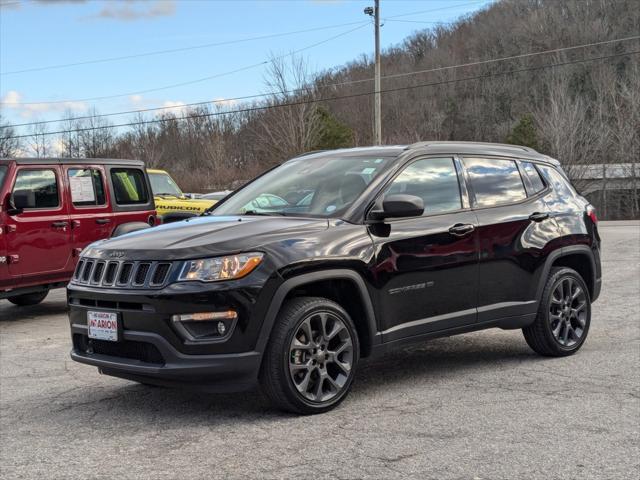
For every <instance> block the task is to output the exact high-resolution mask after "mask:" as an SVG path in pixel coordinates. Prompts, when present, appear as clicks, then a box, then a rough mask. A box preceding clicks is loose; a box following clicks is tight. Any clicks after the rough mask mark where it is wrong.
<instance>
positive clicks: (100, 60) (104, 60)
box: [0, 4, 362, 75]
mask: <svg viewBox="0 0 640 480" xmlns="http://www.w3.org/2000/svg"><path fill="white" fill-rule="evenodd" d="M0 5H1V4H0ZM361 23H362V22H349V23H339V24H336V25H326V26H323V27H315V28H308V29H305V30H295V31H292V32H283V33H273V34H269V35H259V36H256V37H248V38H241V39H238V40H229V41H225V42H215V43H203V44H200V45H192V46H189V47H181V48H171V49H167V50H154V51H151V52H144V53H136V54H132V55H122V56H118V57H106V58H97V59H93V60H84V61H79V62H73V63H60V64H57V65H48V66H44V67H31V68H25V69H22V70H11V71H9V72H1V73H0V75H15V74H18V73H27V72H41V71H44V70H54V69H61V68H68V67H76V66H80V65H92V64H96V63H107V62H116V61H120V60H129V59H133V58H142V57H151V56H156V55H164V54H168V53H178V52H186V51H191V50H199V49H203V48H211V47H220V46H224V45H235V44H238V43H246V42H252V41H255V40H266V39H269V38H278V37H284V36H288V35H296V34H299V33H309V32H317V31H321V30H329V29H332V28H338V27H347V26H350V25H360V24H361Z"/></svg>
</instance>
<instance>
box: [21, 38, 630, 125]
mask: <svg viewBox="0 0 640 480" xmlns="http://www.w3.org/2000/svg"><path fill="white" fill-rule="evenodd" d="M638 39H640V35H636V36H633V37H625V38H616V39H612V40H604V41H602V42H592V43H585V44H582V45H573V46H571V47H560V48H554V49H552V50H543V51H540V52H530V53H522V54H518V55H511V56H508V57H499V58H491V59H487V60H478V61H474V62H467V63H461V64H457V65H448V66H444V67H435V68H429V69H424V70H416V71H413V72H404V73H396V74H391V75H383V76H382V78H383V79H385V80H386V79H392V78H401V77H407V76H413V75H420V74H423V73H432V72H439V71H445V70H452V69H456V68H463V67H472V66H478V65H486V64H490V63H497V62H503V61H507V60H515V59H520V58H526V57H533V56H538V55H546V54H550V53H559V52H564V51H569V50H576V49H578V48H588V47H595V46H600V45H606V44H610V43H616V42H625V41H629V40H638ZM372 81H373V78H365V79H360V80H347V81H344V82H337V83H329V84H325V85H317V86H316V88H332V87H342V86H345V85H354V84H358V83H366V82H372ZM308 90H309V88H297V89H293V90H282V91H278V92H269V93H262V94H254V95H245V96H241V97H234V98H226V99H221V100H207V101H202V102H193V103H186V104H184V105H176V106H170V107H154V108H144V109H138V110H128V111H123V112H112V113H103V114H99V115H84V116H78V117H70V118H63V119H57V120H43V121H39V122H28V123H18V124H14V125H12V126H13V127H28V126H32V125H42V124H48V123H57V122H61V121H73V120H86V119H89V118H101V117H112V116H120V115H130V114H135V113H146V112H153V111H159V110H163V111H166V110H170V109H173V108H181V109H182V108H187V107H197V106H202V105H215V104H218V103H228V102H236V101H242V100H252V99H255V98H262V97H269V96H274V95H287V94H294V93H299V92H304V91H308ZM10 105H14V104H10Z"/></svg>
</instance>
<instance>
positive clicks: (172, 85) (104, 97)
mask: <svg viewBox="0 0 640 480" xmlns="http://www.w3.org/2000/svg"><path fill="white" fill-rule="evenodd" d="M368 24H369V21H366V22H360V25H359V26H357V27H356V28H352V29H350V30H347V31H345V32H342V33H339V34H337V35H334V36H332V37H329V38H327V39H324V40H321V41H319V42H316V43H313V44H311V45H307V46H306V47H303V48H299V49H297V50H293V51H292V52H289V53H287V54H284V55H280V56H278V57H274V58H272V59H270V60H263V61H261V62H258V63H254V64H251V65H246V66H244V67H240V68H237V69H235V70H230V71H227V72H222V73H216V74H214V75H209V76H206V77H202V78H198V79H196V80H189V81H186V82H180V83H174V84H171V85H165V86H162V87H157V88H148V89H146V90H137V91H135V92H128V93H120V94H117V95H103V96H100V97H90V98H79V99H72V100H51V101H45V102H15V103H6V102H5V103H0V105H52V104H61V103H76V102H89V101H98V100H108V99H112V98H122V97H129V96H131V95H141V94H143V93H151V92H159V91H162V90H169V89H172V88H177V87H184V86H187V85H193V84H195V83H201V82H205V81H207V80H213V79H215V78H220V77H224V76H227V75H232V74H234V73H239V72H244V71H246V70H251V69H253V68H256V67H260V66H262V65H267V64H269V63H271V62H272V61H274V60H279V59H282V58H286V57H291V56H293V55H296V54H298V53H300V52H304V51H305V50H309V49H311V48H315V47H317V46H319V45H323V44H325V43H328V42H331V41H332V40H335V39H336V38H340V37H343V36H345V35H348V34H349V33H352V32H355V31H356V30H359V29H361V28H364V27H365V26H366V25H368Z"/></svg>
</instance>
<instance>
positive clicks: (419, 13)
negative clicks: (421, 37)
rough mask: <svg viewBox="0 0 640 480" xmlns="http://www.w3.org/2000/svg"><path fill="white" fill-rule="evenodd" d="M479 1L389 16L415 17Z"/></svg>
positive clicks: (480, 0)
mask: <svg viewBox="0 0 640 480" xmlns="http://www.w3.org/2000/svg"><path fill="white" fill-rule="evenodd" d="M478 3H482V0H475V1H473V2H466V3H458V4H457V5H449V6H447V7H439V8H432V9H430V10H420V11H418V12H409V13H401V14H400V15H392V16H390V17H387V18H401V17H413V16H414V15H421V14H423V13H431V12H438V11H440V10H451V9H453V8H458V7H468V6H471V5H477V4H478Z"/></svg>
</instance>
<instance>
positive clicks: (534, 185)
mask: <svg viewBox="0 0 640 480" xmlns="http://www.w3.org/2000/svg"><path fill="white" fill-rule="evenodd" d="M521 165H522V170H523V171H524V174H525V176H526V177H527V179H528V180H529V185H530V187H531V192H529V193H531V194H532V195H535V194H536V193H538V192H541V191H542V190H544V182H543V181H542V178H540V172H538V169H537V168H536V166H535V165H534V164H533V163H531V162H522V163H521Z"/></svg>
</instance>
